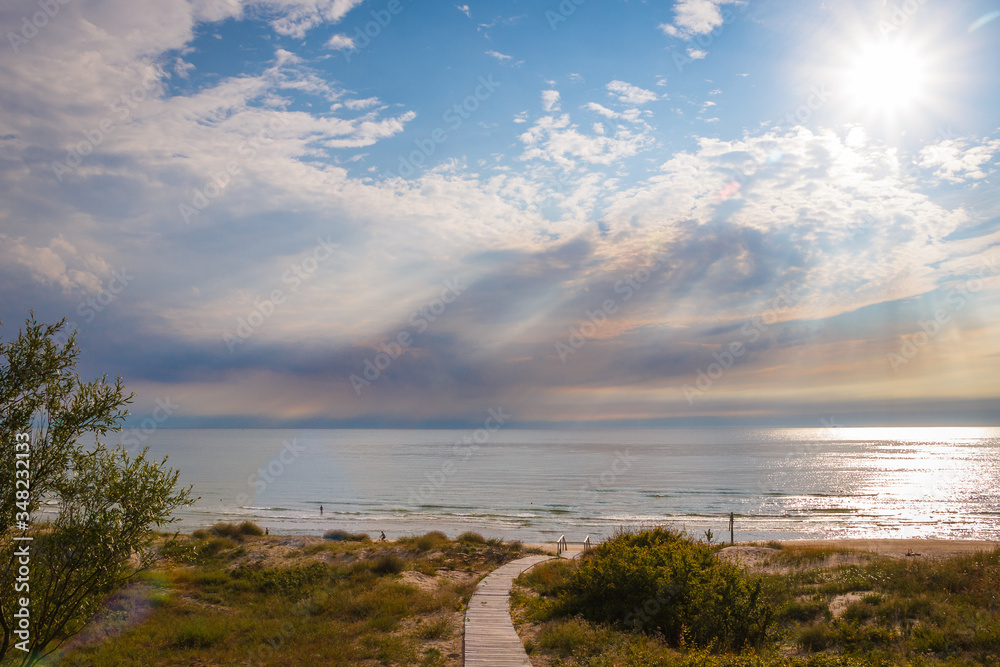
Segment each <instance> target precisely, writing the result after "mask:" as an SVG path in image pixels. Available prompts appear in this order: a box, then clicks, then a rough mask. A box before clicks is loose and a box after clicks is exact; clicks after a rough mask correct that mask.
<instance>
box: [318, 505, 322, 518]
mask: <svg viewBox="0 0 1000 667" xmlns="http://www.w3.org/2000/svg"><path fill="white" fill-rule="evenodd" d="M319 515H320V516H323V506H322V505H320V506H319Z"/></svg>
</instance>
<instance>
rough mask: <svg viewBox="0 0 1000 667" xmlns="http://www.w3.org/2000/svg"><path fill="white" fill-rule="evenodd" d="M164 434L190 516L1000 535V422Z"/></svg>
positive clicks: (322, 524) (306, 528)
mask: <svg viewBox="0 0 1000 667" xmlns="http://www.w3.org/2000/svg"><path fill="white" fill-rule="evenodd" d="M476 439H478V440H479V441H480V442H478V443H477V442H476ZM149 444H150V449H151V453H152V454H154V455H155V456H157V457H159V456H162V455H169V457H170V460H169V465H170V466H172V467H175V468H178V469H179V470H180V478H181V481H182V482H183V483H184V484H192V485H193V486H194V493H195V495H197V496H200V498H199V500H198V501H197V502H196V503H195V504H194V505H193V506H192V507H189V508H186V509H184V510H183V511H181V512H178V513H177V518H178V519H180V522H179V524H176V525H177V526H178V527H179V528H180V529H182V530H190V529H193V528H197V527H203V526H208V525H211V524H212V523H214V522H216V521H242V520H244V519H248V520H251V521H254V522H256V523H258V524H260V525H261V526H267V527H268V528H270V530H271V532H274V533H315V534H320V533H321V532H322V531H325V530H328V529H331V528H343V529H347V530H350V531H352V532H355V531H361V532H367V533H369V534H372V535H373V536H377V535H378V533H379V531H382V530H384V531H385V533H386V535H387V536H388V537H390V538H392V537H396V536H400V535H408V534H415V533H422V532H425V531H428V530H435V529H437V530H443V531H445V532H446V533H448V534H449V535H452V536H454V535H456V534H458V533H460V532H462V531H466V530H475V531H478V532H481V533H483V534H484V535H487V536H499V537H505V538H508V539H521V540H524V541H554V540H555V539H557V538H558V536H559V535H562V534H565V535H566V537H567V539H568V540H569V541H571V542H572V541H582V540H583V539H584V537H585V536H586V535H590V536H591V539H592V540H598V539H601V538H603V537H605V536H607V535H609V534H611V533H612V532H613V531H614V530H615V529H616V528H618V527H622V526H649V525H670V526H674V527H677V528H683V529H685V530H687V531H688V532H689V533H692V534H694V535H696V536H702V535H703V534H704V531H705V530H712V531H713V533H714V534H715V536H717V537H718V538H721V537H723V534H725V537H726V539H728V528H727V526H728V522H729V513H730V512H733V513H735V515H736V520H735V530H736V539H737V540H740V539H742V540H761V539H772V538H773V539H794V538H820V537H949V538H966V539H993V540H996V539H1000V465H998V461H1000V428H905V429H900V428H864V429H855V428H829V429H636V430H625V429H617V430H498V431H495V432H487V431H485V430H480V431H478V432H477V431H471V430H470V431H450V430H448V431H433V430H183V429H161V430H159V431H157V432H155V433H154V434H153V435H152V436H151V437H150V438H149ZM320 506H322V508H323V512H322V516H321V515H320Z"/></svg>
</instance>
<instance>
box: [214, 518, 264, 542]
mask: <svg viewBox="0 0 1000 667" xmlns="http://www.w3.org/2000/svg"><path fill="white" fill-rule="evenodd" d="M209 530H210V531H211V532H212V534H213V535H216V536H217V537H228V538H229V539H231V540H236V541H237V542H242V541H243V539H244V538H246V537H257V536H260V535H263V534H264V531H263V529H261V527H260V526H258V525H257V524H255V523H253V522H251V521H244V522H243V523H240V524H235V523H217V524H215V525H213V526H212V527H211V528H209Z"/></svg>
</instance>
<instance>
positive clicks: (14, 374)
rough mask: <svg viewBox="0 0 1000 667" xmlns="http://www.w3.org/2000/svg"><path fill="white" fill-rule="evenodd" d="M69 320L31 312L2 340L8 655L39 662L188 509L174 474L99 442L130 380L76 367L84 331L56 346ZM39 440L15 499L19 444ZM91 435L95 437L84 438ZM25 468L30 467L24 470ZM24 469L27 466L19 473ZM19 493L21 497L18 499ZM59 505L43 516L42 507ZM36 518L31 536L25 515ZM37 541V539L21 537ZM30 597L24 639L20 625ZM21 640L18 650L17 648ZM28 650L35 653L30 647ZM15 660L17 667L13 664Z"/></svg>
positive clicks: (120, 408)
mask: <svg viewBox="0 0 1000 667" xmlns="http://www.w3.org/2000/svg"><path fill="white" fill-rule="evenodd" d="M64 326H65V320H63V321H61V322H59V323H58V324H54V325H45V324H39V323H37V322H36V321H35V319H34V315H32V316H31V317H30V318H29V319H28V320H27V322H26V323H25V328H24V330H23V331H21V332H20V333H19V336H18V338H17V339H16V340H15V341H13V342H11V343H9V344H5V343H4V342H3V340H2V338H0V490H2V492H0V629H2V630H3V639H2V643H0V660H3V661H4V664H20V665H31V664H34V663H36V662H38V661H40V660H41V659H42V658H44V657H45V656H46V655H49V654H51V653H52V652H53V651H55V650H56V649H58V648H59V646H60V645H61V644H62V643H63V642H64V641H65V640H66V639H67V638H69V637H71V636H73V635H74V634H76V633H78V632H79V631H80V630H81V629H83V627H84V625H85V624H86V623H87V622H88V621H89V620H90V619H92V618H93V617H94V615H95V614H96V613H97V611H98V610H99V609H100V607H101V605H102V603H103V602H104V601H105V600H106V599H107V597H108V596H109V595H110V594H111V593H113V592H114V591H115V590H117V589H119V588H120V587H121V586H123V585H124V584H126V583H127V582H128V581H129V580H130V579H131V578H132V577H134V576H135V575H136V574H137V573H138V572H139V571H141V570H143V569H145V568H148V567H149V566H150V565H151V563H152V561H153V559H154V555H153V552H152V550H151V549H150V548H149V546H150V542H151V540H152V537H153V526H160V525H163V524H167V523H170V522H171V521H172V519H171V518H170V514H171V513H172V512H173V510H175V509H176V508H178V507H180V506H182V505H187V504H190V503H191V502H192V501H191V499H190V496H189V494H190V489H180V490H177V489H176V485H177V472H176V471H174V470H171V469H169V468H166V467H165V464H166V458H164V459H163V460H162V461H160V462H155V461H151V460H149V459H147V458H146V454H147V450H145V449H144V450H142V451H141V452H139V453H138V454H137V455H136V456H135V457H129V455H128V453H127V452H126V451H125V450H124V449H123V448H122V447H121V446H120V445H119V446H116V447H115V448H113V449H109V448H108V447H107V446H105V445H104V444H102V443H101V442H100V441H99V438H100V437H101V436H105V435H107V433H108V432H109V431H118V430H120V428H121V421H122V420H123V419H124V417H125V415H127V414H128V413H127V412H126V411H125V406H126V405H128V403H130V402H131V400H132V396H133V395H132V394H129V395H128V396H126V395H124V393H123V386H122V382H121V378H118V379H116V381H115V382H114V384H109V383H108V380H107V376H103V377H101V378H99V379H96V380H92V381H90V382H82V381H81V380H80V379H79V377H78V376H77V374H76V372H75V370H74V369H75V366H76V360H77V356H78V349H77V347H76V334H75V333H74V334H72V335H70V336H69V339H68V341H67V342H66V343H64V344H61V345H60V344H59V343H58V342H56V341H57V335H58V334H59V332H60V331H61V330H62V328H63V327H64ZM19 434H28V435H29V436H30V456H29V457H28V460H29V461H30V465H29V467H28V470H29V471H30V478H29V479H30V492H29V494H27V496H28V497H27V499H25V498H24V496H25V494H21V497H20V498H18V497H17V496H16V495H15V479H16V472H17V469H18V466H17V465H16V463H15V461H16V454H15V443H16V442H18V441H23V440H24V438H23V436H21V437H20V438H19V437H18V435H19ZM88 434H93V436H94V442H93V444H91V445H88V444H85V443H84V442H83V441H82V440H83V439H84V437H85V436H87V435H88ZM22 467H23V466H22ZM22 476H23V473H22ZM18 500H20V501H21V502H22V503H26V505H25V504H22V505H21V506H20V507H19V506H18V502H17V501H18ZM43 504H44V507H46V508H52V510H50V511H47V512H46V513H39V509H40V508H42V507H43ZM25 511H27V513H28V514H30V517H31V520H30V521H29V522H28V523H30V528H29V529H28V531H27V532H25V531H24V530H22V529H23V528H24V526H23V524H21V522H22V521H23V520H24V519H25V518H26V517H25V516H24V512H25ZM15 536H30V537H32V538H33V541H31V542H27V541H15V540H14V538H15ZM25 544H30V565H29V567H30V575H29V577H28V583H29V586H30V588H29V590H27V591H25V590H23V588H22V590H20V591H16V590H15V583H14V582H15V578H16V577H15V575H16V573H17V572H18V568H19V566H20V564H21V562H20V560H19V557H18V555H17V553H16V549H21V548H23V546H24V545H25ZM22 598H27V599H29V600H30V602H29V606H28V609H29V612H30V636H29V640H28V642H27V644H23V643H21V642H22V637H20V636H18V635H17V634H15V630H16V629H17V626H16V625H14V624H13V623H12V620H13V614H14V612H15V610H17V609H19V608H20V602H19V600H20V599H22ZM18 644H20V646H18ZM24 648H27V649H28V650H27V651H24V650H23V649H24ZM8 661H9V662H8Z"/></svg>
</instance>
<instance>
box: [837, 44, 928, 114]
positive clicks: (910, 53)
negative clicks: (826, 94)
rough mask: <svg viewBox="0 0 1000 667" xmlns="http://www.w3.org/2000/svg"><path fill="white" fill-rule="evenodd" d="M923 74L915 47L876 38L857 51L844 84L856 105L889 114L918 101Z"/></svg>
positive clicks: (912, 105) (904, 108)
mask: <svg viewBox="0 0 1000 667" xmlns="http://www.w3.org/2000/svg"><path fill="white" fill-rule="evenodd" d="M925 78H926V74H925V66H924V62H923V59H922V58H921V57H920V54H919V53H917V51H916V50H914V49H912V48H909V47H907V46H905V45H903V44H899V43H893V42H879V43H876V44H871V45H869V46H868V47H867V48H864V49H862V50H861V51H860V52H858V53H857V55H856V56H855V58H854V60H853V61H852V62H851V63H850V65H849V67H848V69H847V71H846V81H845V88H846V90H847V91H848V92H849V94H850V97H851V98H852V102H854V103H855V104H856V105H858V106H859V107H861V108H863V109H867V110H868V111H869V112H876V113H882V114H885V115H890V116H892V115H898V114H899V113H901V112H905V111H907V110H909V109H911V108H913V107H914V106H915V105H916V104H917V103H918V102H919V101H920V98H921V96H922V95H923V92H924V84H925Z"/></svg>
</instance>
